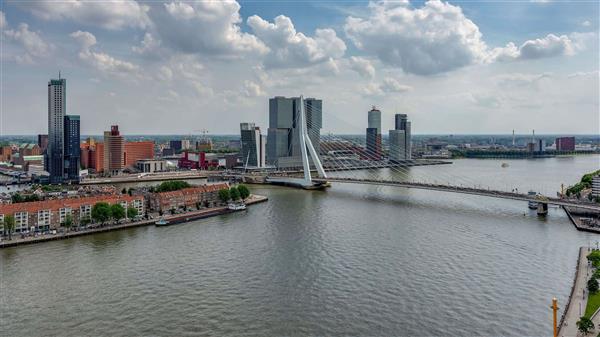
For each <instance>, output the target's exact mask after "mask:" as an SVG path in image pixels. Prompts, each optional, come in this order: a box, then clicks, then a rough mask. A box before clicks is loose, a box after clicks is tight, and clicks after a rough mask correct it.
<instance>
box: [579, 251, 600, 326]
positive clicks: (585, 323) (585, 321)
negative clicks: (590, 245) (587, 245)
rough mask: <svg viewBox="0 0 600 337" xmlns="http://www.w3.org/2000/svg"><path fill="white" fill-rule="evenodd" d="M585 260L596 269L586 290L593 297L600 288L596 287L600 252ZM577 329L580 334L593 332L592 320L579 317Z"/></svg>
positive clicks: (591, 254) (599, 276) (594, 252)
mask: <svg viewBox="0 0 600 337" xmlns="http://www.w3.org/2000/svg"><path fill="white" fill-rule="evenodd" d="M587 259H588V261H589V262H591V263H592V266H593V267H594V268H596V270H595V271H594V273H593V274H592V277H591V278H590V279H589V280H588V282H587V289H588V292H589V295H593V294H596V293H597V292H598V290H600V287H599V286H598V279H599V278H600V269H598V268H599V267H600V251H598V250H593V251H592V252H591V253H589V254H588V256H587ZM589 299H590V296H588V301H589ZM588 305H589V303H588ZM587 309H588V308H586V311H587ZM594 311H595V310H594ZM577 329H578V330H579V331H581V333H583V334H584V335H586V334H587V333H589V332H590V331H591V330H594V322H592V320H591V319H590V318H589V317H587V316H585V315H584V316H581V317H580V318H579V320H578V321H577Z"/></svg>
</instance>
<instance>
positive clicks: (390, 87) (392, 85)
mask: <svg viewBox="0 0 600 337" xmlns="http://www.w3.org/2000/svg"><path fill="white" fill-rule="evenodd" d="M410 90H412V87H410V86H408V85H405V84H401V83H400V82H398V80H396V79H394V78H392V77H386V78H384V79H383V81H382V83H381V84H377V83H374V82H371V83H369V84H367V85H366V86H365V87H364V88H363V89H362V92H363V94H365V95H367V96H382V95H385V94H386V93H403V92H407V91H410Z"/></svg>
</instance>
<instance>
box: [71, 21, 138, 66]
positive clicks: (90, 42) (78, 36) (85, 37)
mask: <svg viewBox="0 0 600 337" xmlns="http://www.w3.org/2000/svg"><path fill="white" fill-rule="evenodd" d="M70 36H71V37H72V38H73V39H75V40H76V41H77V42H78V43H79V45H80V47H81V50H80V52H79V58H80V59H81V60H82V61H84V62H85V63H87V64H89V65H91V66H92V67H93V68H95V69H96V70H98V71H100V72H102V73H110V74H114V75H118V76H129V75H139V70H140V68H139V66H137V65H135V64H133V63H130V62H127V61H122V60H119V59H116V58H114V57H112V56H110V55H108V54H106V53H101V52H95V51H93V50H92V49H91V48H92V47H93V46H94V45H95V44H96V37H95V36H94V35H93V34H92V33H89V32H83V31H80V30H78V31H76V32H73V33H71V34H70Z"/></svg>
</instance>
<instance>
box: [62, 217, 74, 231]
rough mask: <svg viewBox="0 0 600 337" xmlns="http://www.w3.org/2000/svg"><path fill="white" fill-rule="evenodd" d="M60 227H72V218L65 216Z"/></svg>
mask: <svg viewBox="0 0 600 337" xmlns="http://www.w3.org/2000/svg"><path fill="white" fill-rule="evenodd" d="M62 225H63V226H64V227H66V228H71V227H72V226H73V216H72V215H71V214H67V215H66V216H65V221H63V223H62Z"/></svg>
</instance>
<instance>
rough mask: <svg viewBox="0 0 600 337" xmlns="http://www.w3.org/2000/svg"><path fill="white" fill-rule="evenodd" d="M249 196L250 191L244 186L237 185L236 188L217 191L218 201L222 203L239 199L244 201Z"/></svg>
mask: <svg viewBox="0 0 600 337" xmlns="http://www.w3.org/2000/svg"><path fill="white" fill-rule="evenodd" d="M249 196H250V189H248V187H247V186H246V185H242V184H239V185H238V186H237V187H236V186H233V187H231V188H230V189H226V188H224V189H222V190H219V199H221V201H222V202H228V201H229V200H233V201H237V200H240V199H242V200H243V199H246V198H248V197H249Z"/></svg>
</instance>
